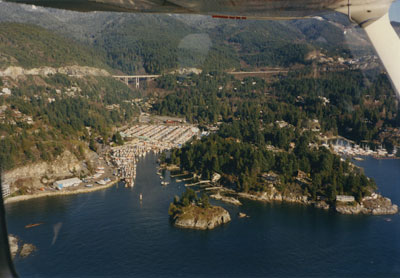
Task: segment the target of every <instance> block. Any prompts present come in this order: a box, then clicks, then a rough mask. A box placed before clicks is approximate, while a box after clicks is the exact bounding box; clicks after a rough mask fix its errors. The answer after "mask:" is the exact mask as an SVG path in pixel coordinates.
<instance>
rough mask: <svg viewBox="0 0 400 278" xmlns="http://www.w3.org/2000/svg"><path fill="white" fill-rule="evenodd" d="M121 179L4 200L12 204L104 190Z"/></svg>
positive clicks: (5, 202)
mask: <svg viewBox="0 0 400 278" xmlns="http://www.w3.org/2000/svg"><path fill="white" fill-rule="evenodd" d="M118 182H119V180H118V179H117V180H115V181H111V182H110V183H108V184H106V185H99V186H95V187H90V188H78V189H75V190H74V189H73V190H70V191H53V192H44V193H35V194H30V195H19V196H14V197H8V198H6V199H5V200H4V204H11V203H15V202H21V201H26V200H31V199H36V198H43V197H53V196H66V195H76V194H83V193H90V192H94V191H98V190H103V189H107V188H109V187H111V186H113V185H115V184H116V183H118Z"/></svg>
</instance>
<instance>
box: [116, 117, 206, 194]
mask: <svg viewBox="0 0 400 278" xmlns="http://www.w3.org/2000/svg"><path fill="white" fill-rule="evenodd" d="M199 134H200V130H199V129H198V128H197V127H196V126H194V125H147V124H145V125H134V126H132V127H131V128H128V129H127V130H125V131H124V132H121V136H122V137H123V138H124V139H125V141H127V142H126V143H125V144H124V145H122V146H117V147H113V148H111V151H110V154H109V156H110V158H111V163H112V164H113V165H114V166H115V167H116V168H117V172H116V173H115V174H116V175H117V176H118V177H119V178H120V179H121V180H123V181H124V182H125V185H126V186H127V187H133V186H134V185H135V179H136V167H137V166H136V165H137V161H138V159H139V158H141V157H145V156H146V155H147V154H148V153H150V152H152V153H156V154H157V153H161V152H163V151H165V150H170V149H172V148H176V147H181V146H182V145H183V144H184V143H186V142H187V141H189V140H190V139H192V138H193V137H195V136H199ZM157 174H158V175H159V176H160V180H162V179H163V176H162V174H161V172H160V169H158V171H157ZM167 184H168V182H165V181H162V182H161V185H163V186H165V185H167Z"/></svg>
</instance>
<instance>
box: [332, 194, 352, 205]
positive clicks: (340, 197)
mask: <svg viewBox="0 0 400 278" xmlns="http://www.w3.org/2000/svg"><path fill="white" fill-rule="evenodd" d="M336 201H337V202H344V203H347V202H354V201H355V199H354V196H348V195H337V196H336Z"/></svg>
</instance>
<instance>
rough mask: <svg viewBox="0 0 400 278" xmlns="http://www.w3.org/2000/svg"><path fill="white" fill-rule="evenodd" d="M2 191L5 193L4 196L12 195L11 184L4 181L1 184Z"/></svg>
mask: <svg viewBox="0 0 400 278" xmlns="http://www.w3.org/2000/svg"><path fill="white" fill-rule="evenodd" d="M1 193H2V194H3V198H5V197H8V196H10V194H11V192H10V185H9V184H8V183H3V184H2V185H1Z"/></svg>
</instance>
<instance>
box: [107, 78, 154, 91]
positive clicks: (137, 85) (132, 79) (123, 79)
mask: <svg viewBox="0 0 400 278" xmlns="http://www.w3.org/2000/svg"><path fill="white" fill-rule="evenodd" d="M160 76H161V75H156V74H153V75H149V74H142V75H113V77H114V78H116V79H118V80H121V81H123V82H125V84H126V85H129V82H130V81H134V82H135V85H136V89H138V88H139V85H140V83H139V80H140V79H146V80H148V79H154V78H158V77H160Z"/></svg>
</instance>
